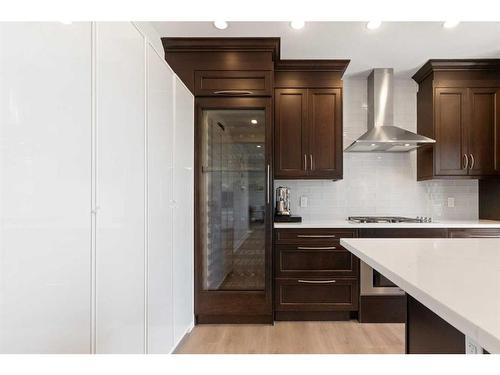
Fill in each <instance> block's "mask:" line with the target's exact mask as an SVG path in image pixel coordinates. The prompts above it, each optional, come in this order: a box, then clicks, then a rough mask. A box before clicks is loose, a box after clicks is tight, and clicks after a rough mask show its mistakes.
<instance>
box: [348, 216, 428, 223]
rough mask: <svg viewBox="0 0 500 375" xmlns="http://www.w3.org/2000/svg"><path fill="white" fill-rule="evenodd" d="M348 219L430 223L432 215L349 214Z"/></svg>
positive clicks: (372, 221)
mask: <svg viewBox="0 0 500 375" xmlns="http://www.w3.org/2000/svg"><path fill="white" fill-rule="evenodd" d="M347 220H349V221H351V222H353V223H430V222H432V219H431V218H430V217H419V216H417V217H416V218H412V217H402V216H349V217H348V218H347Z"/></svg>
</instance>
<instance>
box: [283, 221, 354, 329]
mask: <svg viewBox="0 0 500 375" xmlns="http://www.w3.org/2000/svg"><path fill="white" fill-rule="evenodd" d="M356 235H357V232H356V230H352V229H335V228H333V229H329V228H326V229H324V228H317V229H288V228H287V229H276V230H275V237H274V238H275V246H274V261H275V288H274V301H275V302H274V308H275V319H276V320H347V319H349V318H350V317H351V316H352V315H351V314H352V313H356V312H357V310H358V304H359V259H358V258H357V257H355V256H354V255H353V254H352V253H351V252H349V251H347V250H346V249H345V248H344V247H342V246H341V245H340V239H341V238H346V237H347V238H352V237H356Z"/></svg>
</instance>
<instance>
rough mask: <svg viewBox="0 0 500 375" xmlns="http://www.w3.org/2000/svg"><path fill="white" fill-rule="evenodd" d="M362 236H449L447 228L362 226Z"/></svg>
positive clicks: (360, 234) (359, 233) (360, 231)
mask: <svg viewBox="0 0 500 375" xmlns="http://www.w3.org/2000/svg"><path fill="white" fill-rule="evenodd" d="M358 235H359V237H360V238H447V237H448V230H447V229H445V228H362V229H359V232H358Z"/></svg>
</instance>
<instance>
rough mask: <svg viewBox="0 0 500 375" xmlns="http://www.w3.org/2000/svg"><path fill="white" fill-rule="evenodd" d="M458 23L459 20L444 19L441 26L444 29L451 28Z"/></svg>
mask: <svg viewBox="0 0 500 375" xmlns="http://www.w3.org/2000/svg"><path fill="white" fill-rule="evenodd" d="M459 23H460V21H444V22H443V27H444V28H445V29H452V28H454V27H456V26H458V24H459Z"/></svg>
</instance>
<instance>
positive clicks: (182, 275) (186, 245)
mask: <svg viewBox="0 0 500 375" xmlns="http://www.w3.org/2000/svg"><path fill="white" fill-rule="evenodd" d="M174 111H175V125H174V133H175V135H174V202H175V203H174V207H175V209H174V218H175V220H174V227H173V235H174V247H173V248H174V263H173V266H174V268H173V273H174V275H173V278H174V281H173V286H174V343H175V344H176V343H178V342H179V340H180V339H181V338H182V336H183V335H184V333H185V332H186V330H188V329H189V327H190V326H191V325H192V324H193V316H194V315H193V269H194V264H193V255H194V254H193V253H194V249H193V237H194V231H193V196H194V192H193V166H194V100H193V95H192V94H191V93H190V92H189V90H188V89H187V88H186V87H185V86H184V85H183V84H182V83H181V81H180V80H179V79H178V78H177V77H176V79H175V110H174Z"/></svg>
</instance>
